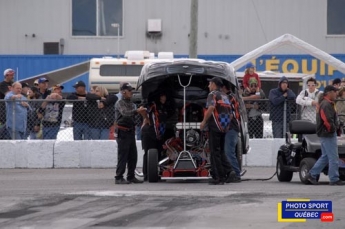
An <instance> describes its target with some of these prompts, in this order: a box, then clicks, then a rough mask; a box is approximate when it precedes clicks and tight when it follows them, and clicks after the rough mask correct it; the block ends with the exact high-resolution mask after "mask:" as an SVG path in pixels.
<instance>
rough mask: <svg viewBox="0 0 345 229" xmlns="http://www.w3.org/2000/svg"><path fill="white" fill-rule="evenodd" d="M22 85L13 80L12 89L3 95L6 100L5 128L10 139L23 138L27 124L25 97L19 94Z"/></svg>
mask: <svg viewBox="0 0 345 229" xmlns="http://www.w3.org/2000/svg"><path fill="white" fill-rule="evenodd" d="M21 92H22V85H21V84H20V83H19V82H15V83H14V84H13V85H12V91H11V92H9V93H7V94H6V96H5V99H6V100H11V101H6V128H7V131H8V133H9V134H10V135H11V137H12V139H13V140H15V139H25V132H26V125H27V109H28V108H29V104H28V103H27V102H26V101H27V99H26V97H25V96H23V95H22V94H21Z"/></svg>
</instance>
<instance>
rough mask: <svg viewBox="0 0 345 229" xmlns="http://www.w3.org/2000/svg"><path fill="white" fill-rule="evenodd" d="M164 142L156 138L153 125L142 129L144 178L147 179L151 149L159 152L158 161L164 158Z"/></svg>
mask: <svg viewBox="0 0 345 229" xmlns="http://www.w3.org/2000/svg"><path fill="white" fill-rule="evenodd" d="M163 143H164V142H163V140H162V141H160V140H158V139H157V138H156V132H155V130H154V127H153V126H152V125H151V126H150V125H145V126H144V127H143V128H142V129H141V144H142V147H143V150H144V155H143V174H144V177H145V178H146V177H147V154H148V151H149V149H157V150H158V159H159V160H160V159H161V158H162V155H161V154H162V151H163Z"/></svg>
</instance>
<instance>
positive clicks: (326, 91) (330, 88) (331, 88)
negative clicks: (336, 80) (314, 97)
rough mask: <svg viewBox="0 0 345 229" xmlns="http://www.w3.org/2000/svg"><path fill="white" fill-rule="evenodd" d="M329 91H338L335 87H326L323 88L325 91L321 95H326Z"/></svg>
mask: <svg viewBox="0 0 345 229" xmlns="http://www.w3.org/2000/svg"><path fill="white" fill-rule="evenodd" d="M331 91H339V89H338V88H336V87H333V86H332V85H328V86H326V87H325V90H324V91H323V93H324V94H327V93H328V92H331Z"/></svg>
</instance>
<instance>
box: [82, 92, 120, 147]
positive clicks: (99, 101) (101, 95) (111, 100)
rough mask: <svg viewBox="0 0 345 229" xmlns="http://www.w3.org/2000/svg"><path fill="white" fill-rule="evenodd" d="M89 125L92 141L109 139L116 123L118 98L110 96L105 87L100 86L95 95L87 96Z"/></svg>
mask: <svg viewBox="0 0 345 229" xmlns="http://www.w3.org/2000/svg"><path fill="white" fill-rule="evenodd" d="M86 100H87V107H88V111H87V112H88V123H89V127H90V139H92V140H99V139H102V140H107V139H109V132H110V127H111V126H112V125H114V121H115V115H114V114H115V103H116V101H117V97H116V96H115V95H110V94H109V93H108V90H107V89H106V88H105V87H102V86H98V87H97V88H96V90H95V94H91V93H89V94H87V95H86Z"/></svg>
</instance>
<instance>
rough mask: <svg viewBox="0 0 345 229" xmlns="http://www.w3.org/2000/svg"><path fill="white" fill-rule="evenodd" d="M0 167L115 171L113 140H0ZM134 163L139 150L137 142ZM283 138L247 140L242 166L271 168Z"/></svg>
mask: <svg viewBox="0 0 345 229" xmlns="http://www.w3.org/2000/svg"><path fill="white" fill-rule="evenodd" d="M0 144H1V151H0V168H115V166H116V163H117V144H116V141H55V140H44V141H43V140H33V141H13V140H11V141H0ZM136 144H137V149H138V163H137V167H142V163H143V150H142V149H141V141H137V142H136ZM282 144H284V139H251V140H250V142H249V145H250V148H251V150H250V152H249V153H248V154H247V155H244V157H243V165H245V166H275V164H276V158H277V151H278V149H279V147H280V146H281V145H282Z"/></svg>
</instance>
